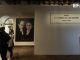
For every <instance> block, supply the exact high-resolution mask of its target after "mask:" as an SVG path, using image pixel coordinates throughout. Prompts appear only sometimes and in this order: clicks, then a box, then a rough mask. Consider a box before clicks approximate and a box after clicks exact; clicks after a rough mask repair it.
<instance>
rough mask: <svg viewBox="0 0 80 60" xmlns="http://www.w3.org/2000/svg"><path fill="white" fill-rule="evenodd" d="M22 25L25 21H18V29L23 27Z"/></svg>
mask: <svg viewBox="0 0 80 60" xmlns="http://www.w3.org/2000/svg"><path fill="white" fill-rule="evenodd" d="M24 25H25V22H24V21H20V23H19V24H18V26H19V29H23V28H24Z"/></svg>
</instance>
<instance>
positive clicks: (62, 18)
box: [50, 13, 80, 24]
mask: <svg viewBox="0 0 80 60" xmlns="http://www.w3.org/2000/svg"><path fill="white" fill-rule="evenodd" d="M50 23H51V24H53V23H61V24H62V23H80V14H53V13H51V15H50Z"/></svg>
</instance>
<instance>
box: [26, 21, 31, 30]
mask: <svg viewBox="0 0 80 60" xmlns="http://www.w3.org/2000/svg"><path fill="white" fill-rule="evenodd" d="M26 29H27V30H31V29H32V24H31V23H30V22H27V23H26Z"/></svg>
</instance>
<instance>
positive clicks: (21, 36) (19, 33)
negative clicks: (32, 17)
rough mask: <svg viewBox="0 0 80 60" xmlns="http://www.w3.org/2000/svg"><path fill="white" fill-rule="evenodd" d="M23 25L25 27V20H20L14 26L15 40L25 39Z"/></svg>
mask: <svg viewBox="0 0 80 60" xmlns="http://www.w3.org/2000/svg"><path fill="white" fill-rule="evenodd" d="M24 27H25V22H24V21H20V22H19V24H18V27H17V28H16V41H25V37H24V33H25V31H24Z"/></svg>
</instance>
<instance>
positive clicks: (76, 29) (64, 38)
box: [34, 6, 80, 55]
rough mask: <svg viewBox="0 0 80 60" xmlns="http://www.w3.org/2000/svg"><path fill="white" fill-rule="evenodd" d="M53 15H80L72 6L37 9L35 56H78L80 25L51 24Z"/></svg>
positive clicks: (79, 11) (79, 52)
mask: <svg viewBox="0 0 80 60" xmlns="http://www.w3.org/2000/svg"><path fill="white" fill-rule="evenodd" d="M50 11H52V12H53V13H56V14H57V13H64V14H67V13H71V14H80V9H74V8H72V6H68V7H67V6H58V7H37V9H36V11H35V52H34V53H35V54H36V55H78V54H80V49H79V44H80V43H79V36H80V24H50Z"/></svg>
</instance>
